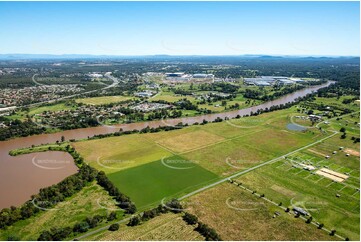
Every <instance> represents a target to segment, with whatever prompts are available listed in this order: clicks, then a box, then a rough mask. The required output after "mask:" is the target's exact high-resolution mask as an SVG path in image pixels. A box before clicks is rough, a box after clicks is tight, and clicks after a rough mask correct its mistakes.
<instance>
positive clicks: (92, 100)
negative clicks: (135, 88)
mask: <svg viewBox="0 0 361 242" xmlns="http://www.w3.org/2000/svg"><path fill="white" fill-rule="evenodd" d="M130 99H134V97H126V96H103V97H89V98H79V99H76V100H75V101H76V102H77V103H84V104H91V105H102V104H108V103H116V102H122V101H127V100H130Z"/></svg>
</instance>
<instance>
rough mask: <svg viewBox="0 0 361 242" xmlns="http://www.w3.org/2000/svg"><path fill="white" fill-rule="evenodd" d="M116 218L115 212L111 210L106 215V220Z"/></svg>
mask: <svg viewBox="0 0 361 242" xmlns="http://www.w3.org/2000/svg"><path fill="white" fill-rule="evenodd" d="M116 218H117V213H116V212H114V211H113V212H111V213H110V214H109V215H108V218H107V220H108V221H113V220H114V219H116Z"/></svg>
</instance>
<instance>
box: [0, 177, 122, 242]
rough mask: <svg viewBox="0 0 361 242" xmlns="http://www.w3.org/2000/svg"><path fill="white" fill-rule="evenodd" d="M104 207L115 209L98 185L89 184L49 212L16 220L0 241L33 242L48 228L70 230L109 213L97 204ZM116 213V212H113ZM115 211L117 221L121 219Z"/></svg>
mask: <svg viewBox="0 0 361 242" xmlns="http://www.w3.org/2000/svg"><path fill="white" fill-rule="evenodd" d="M98 201H99V204H101V205H102V204H103V205H104V204H106V207H107V208H109V209H117V207H116V205H115V202H114V200H113V199H112V198H111V197H110V196H109V195H108V193H107V192H106V191H104V190H103V188H101V187H100V186H99V185H97V184H95V183H94V184H92V185H89V186H88V187H85V188H83V189H82V190H81V191H80V192H79V193H77V194H75V195H74V196H72V197H70V198H68V199H66V200H65V201H64V202H60V203H59V204H57V205H56V206H55V207H54V208H53V209H52V210H47V211H43V212H40V213H38V214H37V215H35V216H34V217H30V218H28V219H25V220H20V221H19V222H16V223H15V224H14V225H12V226H9V227H7V228H6V229H3V230H1V233H0V239H1V240H7V238H8V236H10V235H13V236H16V237H17V238H19V239H21V240H35V241H36V240H37V239H38V237H39V235H40V233H41V231H43V230H49V229H50V228H52V227H66V226H73V225H74V224H75V223H77V222H80V221H82V220H83V219H85V218H86V217H88V216H89V217H91V216H95V215H97V214H98V215H107V214H108V213H109V210H107V209H105V208H102V207H101V206H99V204H98ZM113 211H116V210H113ZM122 214H123V213H122V212H121V211H119V210H118V217H121V216H122Z"/></svg>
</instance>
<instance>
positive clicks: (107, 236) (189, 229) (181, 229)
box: [85, 213, 204, 241]
mask: <svg viewBox="0 0 361 242" xmlns="http://www.w3.org/2000/svg"><path fill="white" fill-rule="evenodd" d="M85 240H108V241H114V240H120V241H123V240H128V241H132V240H137V241H138V240H145V241H148V240H153V241H154V240H155V241H156V240H168V241H169V240H171V241H179V240H186V241H194V240H198V241H199V240H204V238H203V237H202V236H201V235H200V234H199V233H198V232H196V231H194V227H193V226H191V225H187V224H186V223H185V222H184V221H183V219H182V218H181V214H174V213H167V214H163V215H161V216H159V217H156V218H153V219H151V220H150V221H147V222H144V223H143V224H141V225H138V226H136V227H129V226H126V225H124V224H122V225H121V226H120V228H119V230H118V231H116V232H110V231H105V232H100V233H98V234H95V235H92V236H89V237H86V238H85Z"/></svg>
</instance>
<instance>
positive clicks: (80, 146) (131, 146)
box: [73, 134, 173, 173]
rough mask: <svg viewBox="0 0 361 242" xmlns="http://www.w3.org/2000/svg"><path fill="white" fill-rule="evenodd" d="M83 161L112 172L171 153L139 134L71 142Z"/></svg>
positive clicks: (106, 171)
mask: <svg viewBox="0 0 361 242" xmlns="http://www.w3.org/2000/svg"><path fill="white" fill-rule="evenodd" d="M73 146H74V147H75V149H76V150H77V151H78V152H79V153H80V154H81V155H82V156H83V157H84V159H85V161H86V162H87V163H89V164H90V165H91V166H93V167H94V168H96V169H98V170H102V171H104V172H105V173H114V172H118V171H120V170H123V169H127V168H131V167H135V166H138V165H142V164H145V163H147V162H152V161H155V160H159V159H161V158H162V157H169V156H172V155H173V154H172V153H170V152H169V151H167V150H166V149H163V148H161V147H160V146H158V145H157V144H156V143H154V142H152V141H148V140H147V139H145V138H144V136H142V135H140V134H132V135H125V136H120V137H110V138H105V139H97V140H89V141H82V142H75V143H73Z"/></svg>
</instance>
